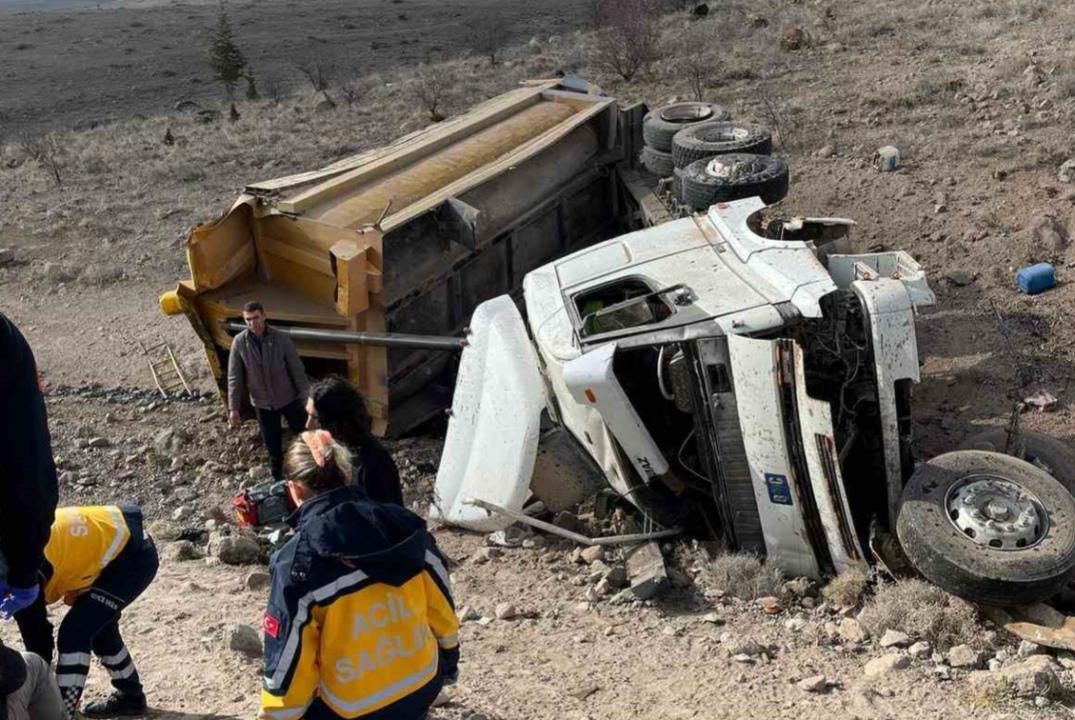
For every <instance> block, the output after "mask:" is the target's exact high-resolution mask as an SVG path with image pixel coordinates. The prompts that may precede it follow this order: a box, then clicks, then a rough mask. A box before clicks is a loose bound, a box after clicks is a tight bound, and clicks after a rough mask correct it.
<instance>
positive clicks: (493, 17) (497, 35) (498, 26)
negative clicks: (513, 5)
mask: <svg viewBox="0 0 1075 720" xmlns="http://www.w3.org/2000/svg"><path fill="white" fill-rule="evenodd" d="M470 37H471V40H470V46H471V48H473V50H474V52H476V53H480V54H481V55H484V56H485V57H487V58H489V67H496V59H497V56H498V55H499V54H500V51H501V50H502V49H504V46H505V45H506V44H507V42H508V40H509V39H510V33H509V31H508V23H507V22H506V21H505V19H504V16H503V15H500V14H497V13H489V14H486V15H482V16H481V17H479V18H478V19H477V20H476V21H475V22H474V23H473V24H472V25H471V36H470Z"/></svg>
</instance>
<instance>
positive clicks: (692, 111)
mask: <svg viewBox="0 0 1075 720" xmlns="http://www.w3.org/2000/svg"><path fill="white" fill-rule="evenodd" d="M712 114H713V108H711V107H709V106H708V105H705V104H703V103H689V104H685V105H673V106H672V107H670V108H665V109H664V110H662V111H661V119H662V120H664V121H665V122H671V123H687V122H698V121H699V120H705V119H706V118H708V117H710V116H711V115H712Z"/></svg>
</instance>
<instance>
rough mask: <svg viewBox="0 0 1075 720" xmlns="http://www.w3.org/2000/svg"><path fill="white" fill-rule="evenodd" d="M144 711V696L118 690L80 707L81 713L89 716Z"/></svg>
mask: <svg viewBox="0 0 1075 720" xmlns="http://www.w3.org/2000/svg"><path fill="white" fill-rule="evenodd" d="M145 711H146V696H145V695H143V694H141V693H140V694H138V695H128V694H126V693H121V692H119V691H118V690H117V691H116V692H114V693H112V694H111V695H109V696H108V699H107V700H95V701H93V702H91V703H89V704H87V705H84V706H83V707H82V714H83V715H85V716H86V717H90V718H98V717H118V716H121V715H142V714H144V713H145Z"/></svg>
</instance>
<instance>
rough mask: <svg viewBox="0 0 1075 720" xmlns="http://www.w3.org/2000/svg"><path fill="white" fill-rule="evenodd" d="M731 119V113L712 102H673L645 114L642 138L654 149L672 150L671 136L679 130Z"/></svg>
mask: <svg viewBox="0 0 1075 720" xmlns="http://www.w3.org/2000/svg"><path fill="white" fill-rule="evenodd" d="M731 119H732V115H731V113H729V112H728V111H727V110H725V109H724V108H722V107H721V106H720V105H714V104H713V103H701V102H681V103H673V104H672V105H665V106H664V107H659V108H657V109H656V110H653V111H651V112H649V113H647V114H646V117H645V118H643V119H642V139H643V140H644V141H645V143H646V145H649V146H650V147H651V148H653V149H654V150H660V151H661V152H672V136H673V135H675V134H676V133H677V132H679V131H680V130H682V129H684V128H687V127H690V126H692V125H698V124H700V123H704V122H712V121H713V120H731Z"/></svg>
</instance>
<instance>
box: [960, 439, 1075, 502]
mask: <svg viewBox="0 0 1075 720" xmlns="http://www.w3.org/2000/svg"><path fill="white" fill-rule="evenodd" d="M1005 448H1007V450H1006V451H1005ZM959 449H960V450H987V451H990V452H998V453H1003V452H1006V454H1008V455H1011V456H1012V457H1017V458H1019V459H1020V460H1026V461H1027V462H1028V463H1030V464H1031V465H1034V466H1035V467H1038V468H1040V469H1042V470H1044V471H1045V472H1047V473H1049V474H1050V475H1052V476H1053V477H1054V478H1056V479H1057V480H1058V481H1059V482H1060V484H1061V485H1063V486H1064V487H1066V488H1067V489H1068V492H1069V493H1071V494H1073V495H1075V450H1072V449H1071V446H1070V445H1068V444H1067V443H1065V442H1064V441H1062V440H1058V439H1056V438H1054V437H1050V436H1048V435H1046V434H1044V433H1039V432H1030V431H1026V430H1019V431H1017V432H1016V434H1015V436H1014V437H1013V438H1012V439H1011V442H1010V443H1009V442H1008V431H1007V430H1005V429H1004V428H994V429H993V430H986V431H985V432H983V433H979V434H978V435H975V436H974V437H971V438H969V439H968V440H966V441H964V442H963V443H962V444H960V446H959Z"/></svg>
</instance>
